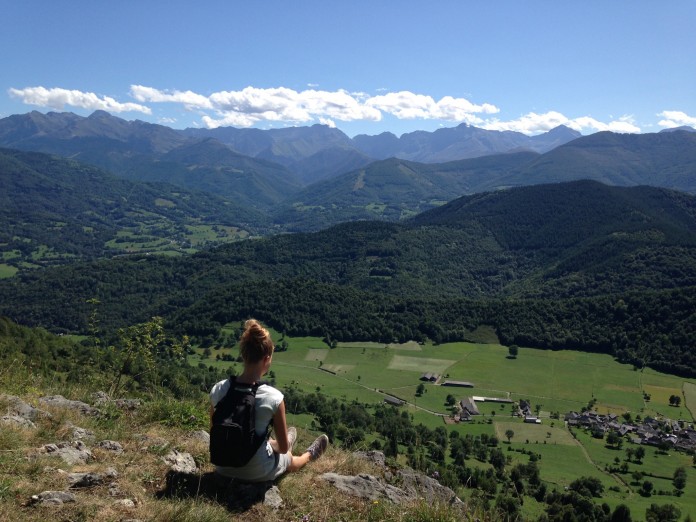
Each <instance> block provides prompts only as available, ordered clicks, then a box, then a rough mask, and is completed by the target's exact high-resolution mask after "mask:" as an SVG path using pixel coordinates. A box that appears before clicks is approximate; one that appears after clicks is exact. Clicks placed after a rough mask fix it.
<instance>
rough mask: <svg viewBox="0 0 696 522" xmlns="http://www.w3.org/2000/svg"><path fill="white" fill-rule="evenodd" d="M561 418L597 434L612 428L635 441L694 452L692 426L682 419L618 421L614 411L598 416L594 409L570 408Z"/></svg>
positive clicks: (569, 424) (651, 418) (694, 444)
mask: <svg viewBox="0 0 696 522" xmlns="http://www.w3.org/2000/svg"><path fill="white" fill-rule="evenodd" d="M565 421H566V423H567V424H568V426H571V427H572V426H575V427H581V428H585V429H588V430H591V431H592V432H593V433H596V434H598V435H601V436H604V435H605V434H606V433H608V432H610V431H615V432H616V433H618V434H619V435H621V436H622V437H623V436H626V435H628V437H629V438H630V440H631V441H632V442H634V443H636V444H647V445H650V446H659V447H662V446H666V447H673V448H677V449H681V450H684V451H696V429H694V426H693V424H689V423H687V422H686V421H683V420H679V421H676V420H671V419H667V418H659V419H656V418H653V417H645V418H644V419H642V420H641V421H640V422H619V417H618V416H617V415H616V414H614V413H609V414H607V415H602V414H600V413H597V412H595V411H586V412H582V413H577V412H574V411H571V412H568V413H567V414H566V415H565Z"/></svg>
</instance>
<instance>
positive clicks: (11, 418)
mask: <svg viewBox="0 0 696 522" xmlns="http://www.w3.org/2000/svg"><path fill="white" fill-rule="evenodd" d="M0 423H2V424H4V425H6V426H12V427H15V428H28V429H36V424H34V423H33V422H32V421H30V420H29V419H27V418H25V417H21V416H19V415H3V416H2V418H0Z"/></svg>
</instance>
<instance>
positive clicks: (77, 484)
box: [68, 473, 107, 489]
mask: <svg viewBox="0 0 696 522" xmlns="http://www.w3.org/2000/svg"><path fill="white" fill-rule="evenodd" d="M106 480H107V477H106V476H105V475H104V474H102V473H70V474H69V475H68V482H70V487H71V488H74V489H78V488H92V487H95V486H101V485H103V484H104V483H105V482H106Z"/></svg>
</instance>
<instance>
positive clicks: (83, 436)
mask: <svg viewBox="0 0 696 522" xmlns="http://www.w3.org/2000/svg"><path fill="white" fill-rule="evenodd" d="M71 427H72V429H73V430H72V439H73V440H94V432H93V431H91V430H88V429H85V428H80V427H79V426H71Z"/></svg>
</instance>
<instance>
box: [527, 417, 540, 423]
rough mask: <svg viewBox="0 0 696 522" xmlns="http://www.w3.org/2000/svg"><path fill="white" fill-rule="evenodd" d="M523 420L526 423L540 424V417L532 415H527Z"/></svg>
mask: <svg viewBox="0 0 696 522" xmlns="http://www.w3.org/2000/svg"><path fill="white" fill-rule="evenodd" d="M524 422H526V423H527V424H541V419H540V418H539V417H534V416H533V415H528V416H526V417H525V418H524Z"/></svg>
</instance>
